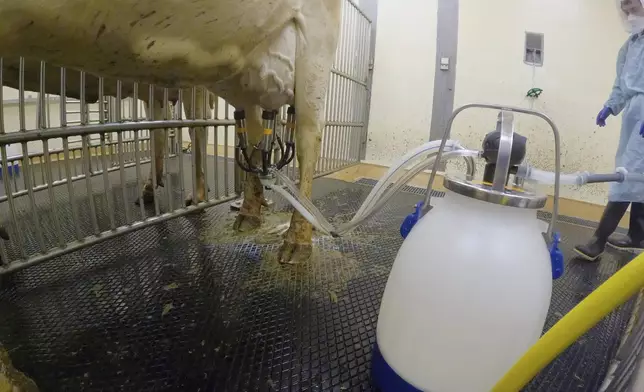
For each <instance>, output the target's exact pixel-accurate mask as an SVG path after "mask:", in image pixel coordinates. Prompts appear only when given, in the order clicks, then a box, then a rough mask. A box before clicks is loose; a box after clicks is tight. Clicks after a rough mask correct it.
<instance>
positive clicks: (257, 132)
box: [233, 106, 266, 232]
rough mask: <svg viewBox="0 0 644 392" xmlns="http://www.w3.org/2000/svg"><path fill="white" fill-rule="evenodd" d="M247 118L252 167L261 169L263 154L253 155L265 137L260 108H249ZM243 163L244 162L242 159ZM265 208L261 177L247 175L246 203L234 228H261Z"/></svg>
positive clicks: (244, 202) (242, 230) (242, 229)
mask: <svg viewBox="0 0 644 392" xmlns="http://www.w3.org/2000/svg"><path fill="white" fill-rule="evenodd" d="M239 113H240V111H236V114H239ZM245 116H246V117H245V118H246V130H247V135H248V148H247V152H248V155H249V157H250V158H251V165H252V166H254V167H261V165H262V157H261V154H260V153H259V151H257V152H256V153H255V154H253V153H252V152H253V151H254V148H253V147H254V146H257V145H258V144H259V142H260V141H261V140H262V135H263V128H262V117H261V111H260V108H259V107H256V106H255V107H251V108H249V110H245ZM242 161H244V160H243V159H242ZM263 206H266V201H265V200H264V187H263V186H262V183H261V182H260V181H259V177H258V176H257V174H255V173H246V180H245V181H244V201H243V202H242V206H241V209H240V210H239V213H238V214H237V218H236V219H235V223H234V225H233V228H234V229H235V230H236V231H239V232H246V231H250V230H253V229H257V228H258V227H260V226H261V224H262V207H263Z"/></svg>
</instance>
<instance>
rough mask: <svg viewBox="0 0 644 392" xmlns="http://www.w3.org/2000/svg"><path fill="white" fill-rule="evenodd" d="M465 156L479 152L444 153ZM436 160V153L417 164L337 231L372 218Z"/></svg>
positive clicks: (349, 229) (446, 158)
mask: <svg viewBox="0 0 644 392" xmlns="http://www.w3.org/2000/svg"><path fill="white" fill-rule="evenodd" d="M465 156H471V157H475V156H479V152H478V151H472V150H455V151H449V152H446V153H444V154H443V158H442V160H448V159H450V158H454V157H465ZM435 160H436V156H435V154H434V156H432V157H431V158H429V159H427V160H426V161H423V162H420V163H419V164H417V165H416V166H415V167H413V168H412V169H411V170H409V171H408V172H407V173H405V175H404V176H403V177H402V178H401V179H400V180H399V181H397V182H396V183H395V184H394V186H392V187H391V189H389V190H388V191H387V193H386V194H385V195H384V196H383V197H381V198H380V199H379V200H378V201H377V203H375V205H374V206H373V207H372V208H370V209H369V210H367V211H366V212H364V213H363V214H362V215H361V216H358V215H357V214H356V216H354V217H353V219H351V221H350V222H349V223H347V224H345V225H343V226H341V227H339V228H338V230H337V233H338V234H344V233H347V232H349V231H351V230H353V229H354V228H355V227H356V226H358V225H360V224H361V223H362V222H364V221H365V220H367V219H368V218H370V217H371V216H372V215H373V214H375V213H376V212H378V211H380V210H381V209H382V207H384V206H385V204H387V202H388V201H389V200H390V199H391V198H392V197H393V196H394V195H395V194H396V193H398V192H399V191H400V189H401V188H402V187H403V186H405V185H406V184H407V183H408V182H409V181H411V179H412V178H414V177H415V176H416V175H417V174H418V173H420V172H421V171H423V170H425V169H427V168H428V167H430V166H431V165H433V164H434V161H435Z"/></svg>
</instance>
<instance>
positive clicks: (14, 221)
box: [0, 57, 27, 263]
mask: <svg viewBox="0 0 644 392" xmlns="http://www.w3.org/2000/svg"><path fill="white" fill-rule="evenodd" d="M3 70H4V64H3V61H2V57H0V85H2V82H3V80H4V74H3ZM0 102H4V94H3V89H2V88H0ZM4 134H5V128H4V105H0V135H4ZM0 155H1V157H2V169H3V170H4V173H3V181H2V182H3V185H4V191H5V194H6V195H7V200H8V201H9V211H10V213H11V225H12V226H13V235H12V238H11V239H12V241H14V242H15V247H16V248H17V249H18V251H19V252H20V255H21V256H22V257H23V258H26V257H27V253H26V249H25V246H24V243H25V242H24V239H23V238H22V232H21V230H20V228H19V227H18V217H17V214H16V206H15V204H14V201H13V197H12V195H11V185H10V183H9V181H8V179H7V178H8V177H7V176H9V166H8V165H7V163H8V162H7V146H5V145H0ZM14 178H15V175H14ZM2 244H3V248H4V242H2ZM2 258H3V261H4V262H5V263H8V262H9V259H8V257H7V255H6V251H5V253H4V254H2Z"/></svg>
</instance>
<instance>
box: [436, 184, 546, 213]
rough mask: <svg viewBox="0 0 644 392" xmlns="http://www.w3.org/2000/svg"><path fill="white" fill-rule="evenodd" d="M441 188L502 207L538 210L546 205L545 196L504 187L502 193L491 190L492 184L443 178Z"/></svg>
mask: <svg viewBox="0 0 644 392" xmlns="http://www.w3.org/2000/svg"><path fill="white" fill-rule="evenodd" d="M443 186H444V187H445V188H446V189H449V190H450V191H452V192H454V193H458V194H459V195H463V196H467V197H471V198H473V199H477V200H481V201H485V202H488V203H493V204H499V205H502V206H508V207H516V208H528V209H539V208H543V207H544V206H545V205H546V200H547V199H548V198H547V197H546V196H537V195H535V194H534V193H530V192H526V191H525V190H523V189H519V188H515V187H511V186H506V187H505V190H504V191H503V192H499V191H495V190H493V189H492V184H487V183H483V182H481V183H474V182H471V181H466V180H458V179H455V178H451V177H448V176H445V179H444V180H443Z"/></svg>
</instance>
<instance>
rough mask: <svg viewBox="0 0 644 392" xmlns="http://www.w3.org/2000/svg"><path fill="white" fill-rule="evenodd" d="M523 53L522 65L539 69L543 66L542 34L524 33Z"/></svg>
mask: <svg viewBox="0 0 644 392" xmlns="http://www.w3.org/2000/svg"><path fill="white" fill-rule="evenodd" d="M523 53H524V54H523V62H524V63H526V64H528V65H532V66H537V67H541V66H542V65H543V34H541V33H531V32H526V33H525V50H524V52H523Z"/></svg>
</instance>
